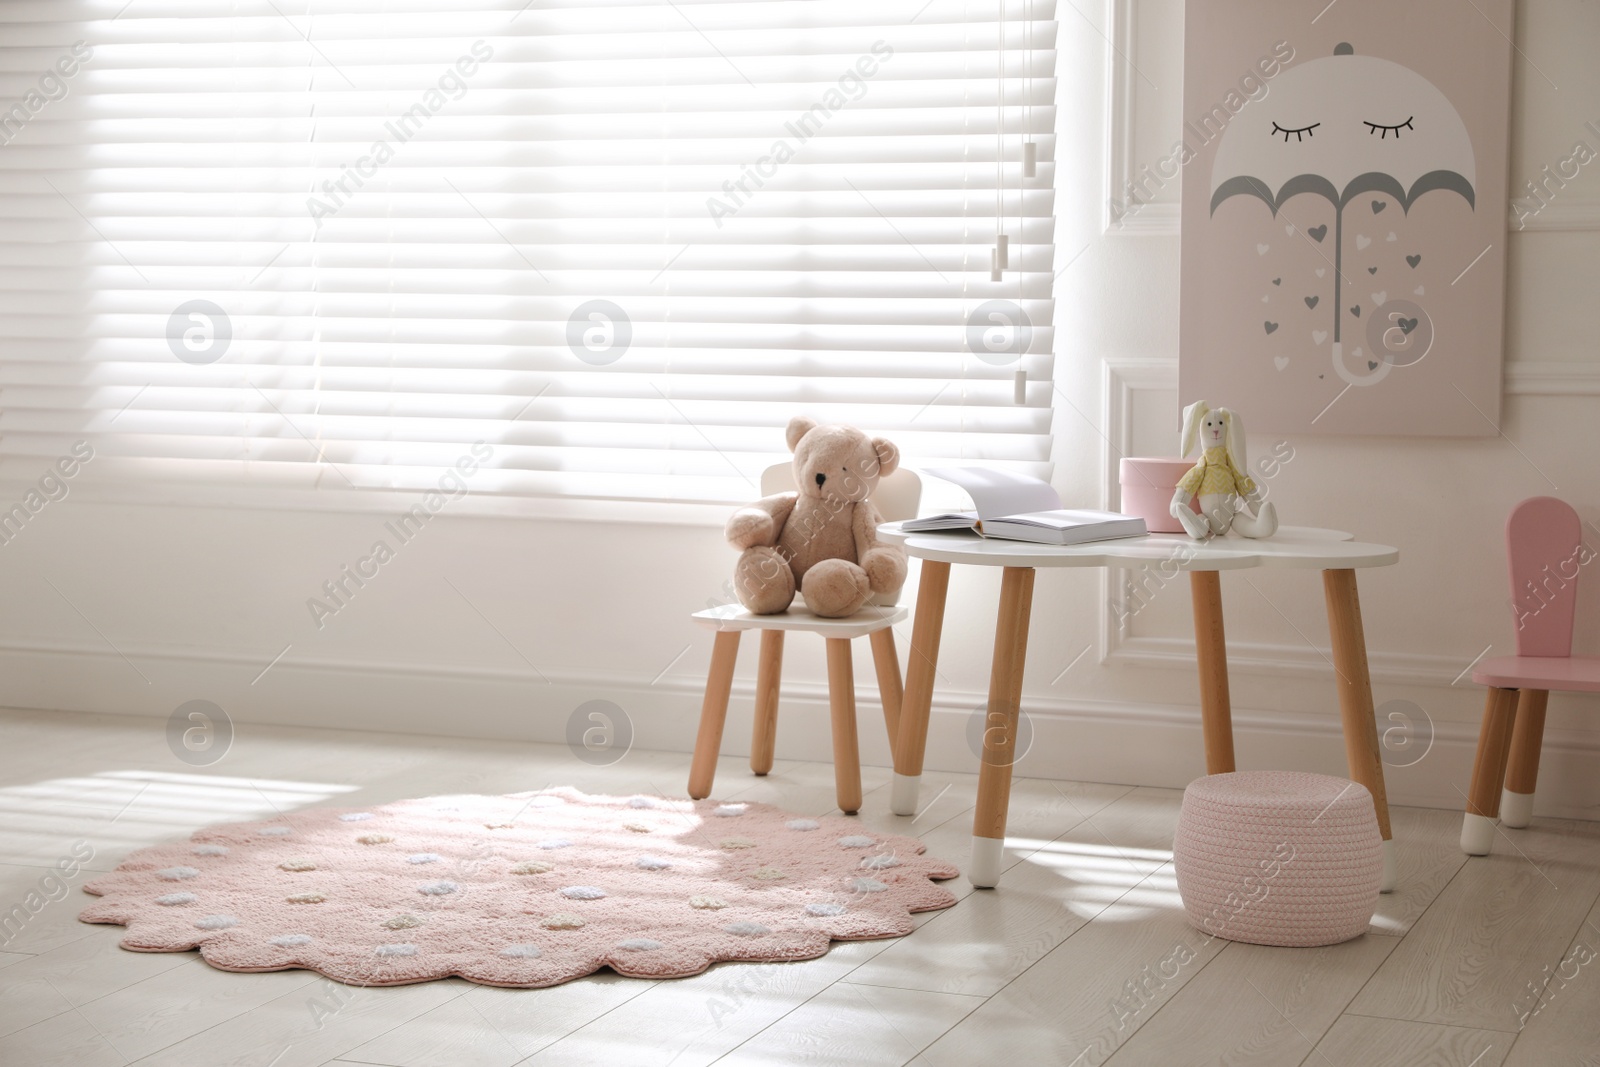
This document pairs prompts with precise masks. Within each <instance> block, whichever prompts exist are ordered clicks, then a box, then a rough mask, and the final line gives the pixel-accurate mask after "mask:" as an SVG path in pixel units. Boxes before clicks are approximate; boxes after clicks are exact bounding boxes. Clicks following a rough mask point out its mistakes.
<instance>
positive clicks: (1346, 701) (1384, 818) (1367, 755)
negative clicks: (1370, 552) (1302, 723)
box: [1322, 569, 1397, 893]
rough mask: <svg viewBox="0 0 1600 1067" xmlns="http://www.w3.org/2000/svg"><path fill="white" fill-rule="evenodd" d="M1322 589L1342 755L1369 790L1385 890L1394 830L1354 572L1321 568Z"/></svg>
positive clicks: (1392, 874)
mask: <svg viewBox="0 0 1600 1067" xmlns="http://www.w3.org/2000/svg"><path fill="white" fill-rule="evenodd" d="M1322 591H1323V595H1324V598H1325V599H1326V600H1327V604H1328V632H1329V634H1330V635H1331V636H1332V638H1333V669H1334V674H1335V676H1336V678H1337V684H1338V690H1339V712H1340V718H1341V719H1342V720H1343V724H1344V752H1345V760H1346V762H1347V763H1348V764H1349V767H1350V777H1351V778H1352V779H1354V780H1355V781H1357V782H1360V783H1361V784H1362V785H1364V786H1366V787H1367V791H1368V792H1370V793H1371V794H1372V806H1373V808H1374V809H1375V810H1376V811H1377V815H1378V832H1379V833H1380V834H1382V835H1383V884H1382V890H1383V892H1385V893H1387V892H1389V891H1390V890H1392V889H1394V887H1395V882H1396V876H1397V867H1396V858H1395V853H1394V833H1393V831H1391V830H1390V828H1389V794H1388V791H1387V790H1386V789H1385V788H1384V784H1383V759H1382V754H1381V751H1380V750H1379V748H1378V720H1377V713H1376V712H1375V711H1374V709H1373V706H1372V676H1371V675H1370V674H1369V673H1368V670H1367V639H1366V634H1365V632H1364V631H1363V629H1362V626H1361V599H1360V597H1359V596H1358V595H1357V593H1356V572H1355V571H1353V570H1348V569H1345V570H1326V571H1323V572H1322Z"/></svg>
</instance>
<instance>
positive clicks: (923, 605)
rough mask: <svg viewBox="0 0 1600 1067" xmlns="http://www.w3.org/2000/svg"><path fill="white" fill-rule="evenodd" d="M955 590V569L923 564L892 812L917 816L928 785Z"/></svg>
mask: <svg viewBox="0 0 1600 1067" xmlns="http://www.w3.org/2000/svg"><path fill="white" fill-rule="evenodd" d="M949 589H950V564H948V563H939V562H936V561H934V560H931V559H925V560H923V561H922V580H921V584H920V586H919V587H918V589H917V613H916V617H915V619H914V621H913V622H912V624H911V651H910V653H909V656H908V658H907V661H906V685H905V695H904V696H903V697H902V698H901V701H900V729H899V731H898V736H897V737H896V738H895V739H894V785H893V786H892V787H891V790H890V797H889V810H890V811H892V812H894V813H895V814H896V815H915V814H916V811H917V787H918V786H919V785H920V783H921V781H922V755H923V750H924V749H926V748H927V745H928V714H929V711H930V710H931V709H932V707H933V677H934V673H935V671H936V670H937V669H938V665H939V638H940V636H941V634H942V632H943V630H944V600H945V594H946V593H947V592H949Z"/></svg>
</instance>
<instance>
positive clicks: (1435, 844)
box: [0, 712, 1600, 1067]
mask: <svg viewBox="0 0 1600 1067" xmlns="http://www.w3.org/2000/svg"><path fill="white" fill-rule="evenodd" d="M863 721H864V722H865V721H867V720H866V719H865V717H864V718H863ZM165 727H166V723H165V722H163V721H159V720H154V719H149V720H146V719H133V718H123V717H95V716H85V715H69V714H46V713H39V712H4V713H0V910H9V909H10V907H11V906H12V905H13V904H14V903H18V902H20V901H22V900H23V899H24V898H25V897H26V895H27V894H28V893H29V891H30V890H34V889H37V888H38V887H39V885H40V879H41V877H43V876H44V875H45V874H46V873H47V870H48V869H49V868H51V867H52V866H53V865H54V864H55V862H56V861H57V860H58V859H60V858H62V857H63V856H66V855H68V854H69V852H70V851H71V850H72V849H73V847H74V846H75V843H76V842H80V841H82V842H87V843H88V846H89V847H92V848H93V850H94V855H93V858H92V859H91V860H90V861H89V862H88V864H87V865H86V866H87V868H88V871H89V872H93V871H106V870H110V869H112V868H113V867H114V866H115V865H116V863H117V861H118V860H119V859H120V858H121V857H122V856H124V855H125V854H126V853H127V852H128V851H130V850H132V849H135V848H138V847H141V846H144V845H147V844H153V843H156V842H159V841H166V840H171V839H174V838H177V837H181V836H183V835H187V834H188V833H189V832H190V831H191V830H194V829H196V828H198V827H200V826H203V825H206V824H208V823H212V822H216V821H221V820H227V819H248V818H259V817H264V816H267V815H269V814H271V813H272V812H273V811H274V810H287V809H289V808H292V807H300V806H306V805H315V804H336V805H340V806H352V805H363V804H372V803H380V802H383V801H388V800H396V799H401V798H404V797H415V796H426V795H430V794H438V793H462V792H492V793H509V792H518V791H524V790H530V789H540V788H543V787H545V786H547V785H553V784H570V785H574V786H577V787H578V788H581V789H585V790H588V791H592V792H605V793H618V794H629V793H636V792H646V793H669V794H675V795H681V794H682V792H683V789H684V781H685V776H686V774H687V772H688V764H689V758H688V756H687V755H686V754H682V753H654V752H639V751H636V752H632V753H630V754H628V755H627V756H626V757H625V758H623V759H622V760H620V761H619V762H617V763H616V764H614V765H612V766H609V767H598V768H597V767H591V766H588V765H586V764H583V763H581V762H579V761H577V760H576V759H574V758H573V757H572V756H571V754H570V753H568V751H567V750H566V749H565V747H563V746H554V745H529V744H511V743H488V742H469V741H452V740H448V739H443V740H441V739H439V738H419V737H405V736H398V735H382V734H357V733H343V732H335V731H316V730H295V729H267V728H262V727H249V726H247V727H242V728H241V729H240V731H239V736H238V738H237V739H236V740H235V742H234V745H233V748H232V750H231V751H230V752H229V753H228V755H227V756H226V758H224V759H223V760H221V761H220V762H218V763H217V764H215V765H214V766H212V767H208V768H200V769H197V768H193V767H190V766H187V765H185V764H183V763H181V762H180V761H178V760H177V759H175V758H174V757H173V755H172V754H171V752H170V751H169V750H168V749H167V742H166V736H165ZM780 756H781V752H780ZM832 779H833V772H832V768H831V767H830V766H829V765H826V764H818V763H800V762H793V761H787V762H786V761H783V760H781V759H780V760H779V762H778V764H777V766H776V767H775V768H774V770H773V773H772V774H771V775H770V776H769V777H766V778H755V777H753V776H752V775H751V774H750V773H749V769H748V767H747V766H746V765H745V763H744V761H743V759H741V758H737V757H727V758H725V759H723V761H722V763H721V766H720V767H719V769H718V775H717V790H716V795H717V796H719V797H724V798H733V797H738V798H740V799H744V800H759V801H766V802H771V803H775V804H779V805H782V806H783V807H785V808H787V809H789V810H792V811H796V812H802V813H824V812H829V811H832V810H834V809H833V780H832ZM888 779H889V774H888V771H887V770H885V769H868V770H867V771H866V772H865V782H864V785H865V788H866V790H867V796H866V803H865V805H864V807H863V809H862V813H861V815H860V818H861V820H862V822H863V823H864V824H866V825H869V826H872V827H874V828H877V829H880V830H883V831H888V832H893V833H909V834H916V835H918V836H921V837H922V838H923V840H924V841H925V842H926V843H927V846H928V849H929V851H930V852H932V853H933V854H935V855H938V856H941V857H944V858H947V859H949V860H951V861H953V862H955V863H956V864H957V865H962V866H964V865H965V863H966V859H967V845H968V835H969V833H970V830H971V817H972V816H971V812H972V805H973V800H974V796H975V792H976V784H977V782H976V776H975V775H973V774H937V773H930V774H929V775H928V776H927V777H926V778H925V779H924V784H923V803H924V804H926V805H927V806H926V807H925V809H924V810H923V811H922V813H921V814H920V815H919V816H917V817H915V819H913V818H911V817H896V816H892V815H890V814H888V795H887V794H888V784H887V783H888ZM1180 797H1181V793H1180V792H1178V791H1176V790H1171V789H1152V788H1133V787H1129V786H1123V785H1096V784H1091V783H1077V782H1072V783H1068V782H1052V781H1047V780H1043V779H1026V778H1019V779H1018V780H1017V782H1016V789H1015V792H1014V795H1013V800H1012V809H1011V827H1010V830H1011V835H1012V836H1011V837H1010V838H1009V839H1008V841H1007V846H1008V847H1007V863H1008V864H1009V867H1008V870H1007V872H1006V875H1005V880H1004V884H1003V885H1002V887H1001V888H1000V889H999V890H996V891H988V890H984V891H975V890H973V889H972V888H971V887H970V886H969V885H968V884H967V883H966V881H965V880H964V879H957V880H956V881H954V882H950V883H946V884H947V885H949V886H950V887H951V888H952V889H953V890H954V891H955V892H956V894H957V895H958V896H960V897H961V900H960V903H958V904H957V905H956V906H955V907H953V908H951V909H949V910H946V911H942V912H934V913H929V914H925V915H922V916H919V917H918V925H917V929H916V930H915V931H914V932H913V933H912V934H910V935H909V936H907V937H904V938H900V939H898V940H891V941H878V942H870V943H854V944H841V945H837V946H835V947H834V948H833V949H832V950H831V951H830V952H829V953H828V954H827V955H826V956H824V957H822V958H821V959H817V960H812V961H808V962H802V963H781V964H724V965H720V966H717V967H714V968H712V969H711V970H709V971H707V972H706V973H705V974H702V975H699V976H696V977H693V978H686V979H680V980H675V981H661V982H656V981H641V980H638V979H629V978H621V977H618V976H616V975H612V974H610V973H609V972H603V973H602V974H600V975H597V976H594V977H590V978H586V979H581V980H579V981H575V982H571V983H568V984H566V985H562V986H558V987H555V988H553V989H544V990H507V989H493V988H487V987H482V986H475V985H472V984H470V983H467V982H464V981H461V980H457V979H451V980H448V981H440V982H428V983H424V984H422V985H415V986H407V987H401V988H388V989H354V988H349V987H344V986H339V985H337V984H336V983H332V982H329V981H327V980H326V979H322V978H320V977H318V976H317V975H314V974H310V973H307V972H303V971H285V972H277V973H270V974H230V973H225V972H221V971H216V970H213V969H211V968H210V967H208V966H207V965H206V964H205V963H204V962H202V961H201V960H200V959H199V958H198V956H196V955H195V954H193V953H161V954H157V953H138V952H129V951H126V950H123V949H121V948H119V947H118V945H117V942H118V939H119V937H120V936H121V933H122V930H121V928H120V927H113V926H92V925H87V924H83V923H79V922H78V921H77V919H76V913H77V911H78V908H79V907H80V906H81V905H82V904H83V903H84V902H85V901H87V900H88V899H90V898H88V897H87V896H85V895H84V894H83V893H82V892H81V889H80V888H79V887H80V886H81V884H82V882H83V881H84V880H85V877H86V876H92V874H87V875H80V876H79V877H78V878H76V879H74V880H73V884H72V888H71V892H70V893H69V894H68V895H67V896H66V897H65V898H63V899H58V900H55V901H51V902H49V903H47V904H46V905H45V906H44V907H43V908H42V909H41V910H39V912H38V913H37V914H36V915H33V916H31V917H30V918H29V919H28V921H27V922H26V923H25V924H24V925H23V926H22V928H21V929H20V931H19V932H17V933H16V935H15V936H13V937H11V938H10V939H9V940H6V941H5V943H4V946H3V949H0V1064H4V1065H6V1067H44V1065H53V1064H61V1065H70V1067H101V1065H105V1067H116V1065H122V1064H131V1063H137V1064H141V1065H156V1064H160V1065H172V1067H212V1065H230V1064H231V1065H239V1067H300V1065H308V1067H309V1065H315V1064H347V1065H356V1064H369V1065H372V1064H375V1065H392V1067H422V1065H432V1064H437V1065H441V1067H510V1065H513V1064H529V1065H535V1064H561V1065H566V1064H605V1065H608V1067H650V1065H655V1067H668V1065H671V1067H691V1065H698V1064H711V1063H716V1064H720V1065H735V1064H738V1065H757V1064H760V1065H777V1064H841V1065H844V1064H849V1065H863V1064H865V1065H877V1064H882V1065H885V1067H887V1065H894V1064H910V1063H915V1064H923V1065H928V1067H942V1065H947V1064H948V1065H957V1064H960V1065H973V1064H979V1063H982V1064H1003V1065H1008V1067H1009V1065H1016V1067H1023V1065H1030V1067H1031V1065H1034V1064H1053V1065H1063V1067H1090V1065H1094V1064H1102V1063H1104V1064H1111V1065H1112V1067H1136V1065H1146V1064H1148V1065H1152V1067H1173V1065H1185V1064H1196V1065H1199V1064H1205V1065H1211V1064H1262V1065H1270V1067H1292V1065H1298V1064H1306V1065H1320V1067H1379V1065H1391V1064H1392V1065H1397V1067H1398V1065H1405V1067H1415V1065H1423V1064H1438V1065H1441V1067H1445V1065H1450V1067H1497V1065H1501V1064H1504V1065H1516V1067H1563V1065H1568V1064H1571V1065H1583V1064H1588V1065H1594V1064H1600V958H1596V953H1600V905H1597V900H1600V823H1594V822H1571V821H1561V820H1553V819H1536V820H1535V822H1534V825H1533V827H1532V828H1530V829H1527V830H1508V831H1504V832H1503V833H1501V834H1500V835H1499V836H1498V837H1497V839H1496V841H1495V846H1494V852H1493V854H1492V855H1490V856H1488V857H1485V858H1481V859H1473V860H1470V861H1469V860H1468V859H1467V858H1466V857H1464V856H1463V855H1462V854H1461V853H1460V851H1459V850H1458V849H1457V847H1456V836H1457V833H1458V831H1459V827H1460V816H1459V814H1458V813H1456V812H1451V811H1431V810H1422V809H1409V808H1399V809H1396V810H1395V813H1394V823H1395V828H1396V836H1397V838H1398V840H1399V842H1400V848H1401V872H1400V889H1399V891H1398V892H1396V893H1394V894H1392V895H1390V896H1385V897H1383V898H1382V901H1381V904H1380V906H1379V909H1378V913H1377V915H1376V916H1375V917H1374V920H1373V926H1372V930H1371V932H1370V933H1369V934H1367V935H1366V936H1364V937H1361V938H1358V939H1356V940H1354V941H1351V942H1348V943H1346V944H1343V945H1337V946H1333V947H1331V948H1323V949H1269V948H1260V947H1256V946H1252V945H1243V944H1234V943H1231V942H1225V941H1221V940H1214V941H1210V942H1207V941H1206V940H1205V939H1204V937H1203V936H1202V935H1200V934H1199V932H1198V931H1196V930H1194V929H1193V928H1192V927H1190V926H1189V925H1188V924H1187V923H1186V922H1185V920H1184V917H1183V912H1182V909H1181V906H1180V904H1179V900H1178V895H1177V889H1176V885H1175V883H1174V879H1173V872H1172V864H1171V862H1170V861H1171V856H1170V848H1171V842H1172V832H1173V828H1174V825H1175V823H1176V820H1177V816H1178V805H1179V800H1180ZM80 850H81V846H80ZM1180 946H1185V947H1184V948H1182V949H1180ZM1175 960H1185V961H1186V962H1182V963H1181V964H1178V963H1175V962H1173V961H1175ZM1169 975H1170V977H1168V976H1169ZM1130 991H1134V992H1133V993H1132V994H1130ZM1119 1001H1120V1007H1119V1006H1117V1005H1118V1002H1119Z"/></svg>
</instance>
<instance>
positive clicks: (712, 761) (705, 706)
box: [689, 630, 739, 800]
mask: <svg viewBox="0 0 1600 1067" xmlns="http://www.w3.org/2000/svg"><path fill="white" fill-rule="evenodd" d="M738 658H739V631H738V630H723V631H721V632H720V633H718V634H717V638H716V641H715V642H713V643H712V645H711V671H710V673H709V674H707V675H706V696H705V700H704V701H702V702H701V704H700V733H699V734H698V735H696V737H695V740H694V762H692V763H691V764H690V765H689V795H690V796H691V797H693V798H694V799H695V800H704V799H705V798H706V797H708V796H710V795H711V783H712V782H713V781H714V780H715V779H716V776H717V752H718V750H719V749H721V748H722V724H723V723H725V722H726V721H727V719H728V694H729V693H731V692H732V691H733V665H734V663H735V662H736V661H737V660H738Z"/></svg>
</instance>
